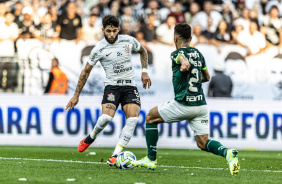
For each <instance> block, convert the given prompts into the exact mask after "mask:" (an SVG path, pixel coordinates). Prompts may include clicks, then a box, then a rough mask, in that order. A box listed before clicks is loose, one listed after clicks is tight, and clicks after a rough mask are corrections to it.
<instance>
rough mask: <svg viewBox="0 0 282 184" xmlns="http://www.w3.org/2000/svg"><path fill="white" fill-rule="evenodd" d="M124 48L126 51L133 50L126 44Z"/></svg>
mask: <svg viewBox="0 0 282 184" xmlns="http://www.w3.org/2000/svg"><path fill="white" fill-rule="evenodd" d="M123 48H124V52H126V53H129V52H130V51H131V50H130V47H129V45H124V46H123Z"/></svg>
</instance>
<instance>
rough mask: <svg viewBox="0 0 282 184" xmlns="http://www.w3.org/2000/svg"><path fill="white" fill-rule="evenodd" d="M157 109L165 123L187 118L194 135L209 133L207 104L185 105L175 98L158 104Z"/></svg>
mask: <svg viewBox="0 0 282 184" xmlns="http://www.w3.org/2000/svg"><path fill="white" fill-rule="evenodd" d="M158 111H159V114H160V115H161V117H162V118H163V120H164V121H165V122H166V123H174V122H178V121H183V120H187V122H188V124H189V126H190V128H191V129H192V130H193V131H194V134H195V136H196V135H204V134H209V121H208V108H207V105H201V106H186V105H182V104H181V103H178V102H177V101H175V100H170V101H167V102H164V103H163V104H160V105H159V106H158Z"/></svg>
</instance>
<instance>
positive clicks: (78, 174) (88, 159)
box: [0, 146, 282, 184]
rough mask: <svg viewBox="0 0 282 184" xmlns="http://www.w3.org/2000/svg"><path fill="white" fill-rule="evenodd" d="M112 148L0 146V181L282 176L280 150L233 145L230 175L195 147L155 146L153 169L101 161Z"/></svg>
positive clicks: (260, 179) (275, 179)
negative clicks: (236, 167) (235, 167)
mask: <svg viewBox="0 0 282 184" xmlns="http://www.w3.org/2000/svg"><path fill="white" fill-rule="evenodd" d="M125 150H128V151H132V152H133V153H134V154H135V155H136V157H137V158H138V159H140V158H142V157H143V156H145V155H146V149H132V148H128V149H125ZM112 151H113V148H111V149H110V148H95V147H90V148H88V149H87V150H86V151H85V152H83V153H79V152H78V151H77V148H75V147H17V146H0V167H1V169H0V183H1V184H9V183H40V184H45V183H52V184H53V183H54V184H55V183H86V184H90V183H95V184H97V183H101V184H111V183H118V184H119V183H120V184H134V183H146V184H158V183H161V184H170V183H171V184H176V183H193V184H194V183H202V184H203V183H216V184H219V183H232V184H235V183H240V184H242V183H255V184H260V183H263V184H266V183H267V184H269V183H281V181H282V152H281V151H280V152H279V151H239V160H240V164H241V170H240V173H239V176H231V175H230V173H229V170H228V169H227V167H228V165H227V164H226V161H225V159H224V158H222V157H220V156H215V155H213V154H211V153H207V152H203V151H200V150H177V149H159V150H158V156H157V158H158V167H157V169H156V170H155V171H151V170H147V169H145V168H133V169H132V170H119V169H116V168H114V167H109V166H108V165H106V161H107V159H108V158H109V157H110V156H111V152H112ZM90 152H95V153H96V155H91V154H89V153H90ZM19 178H26V179H27V181H19ZM67 179H75V181H67Z"/></svg>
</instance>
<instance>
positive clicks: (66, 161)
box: [0, 157, 282, 173]
mask: <svg viewBox="0 0 282 184" xmlns="http://www.w3.org/2000/svg"><path fill="white" fill-rule="evenodd" d="M0 159H2V160H27V161H43V162H65V163H79V164H105V163H102V162H90V161H88V162H85V161H79V160H54V159H36V158H7V157H0ZM158 167H165V168H179V169H208V170H224V169H226V168H212V167H186V166H168V165H158ZM240 171H252V172H273V173H282V170H281V171H273V170H252V169H240Z"/></svg>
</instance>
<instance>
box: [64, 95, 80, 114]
mask: <svg viewBox="0 0 282 184" xmlns="http://www.w3.org/2000/svg"><path fill="white" fill-rule="evenodd" d="M77 103H78V96H73V97H72V98H71V99H70V101H69V103H68V104H67V106H66V109H65V110H67V111H70V110H71V109H72V110H74V106H76V104H77Z"/></svg>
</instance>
